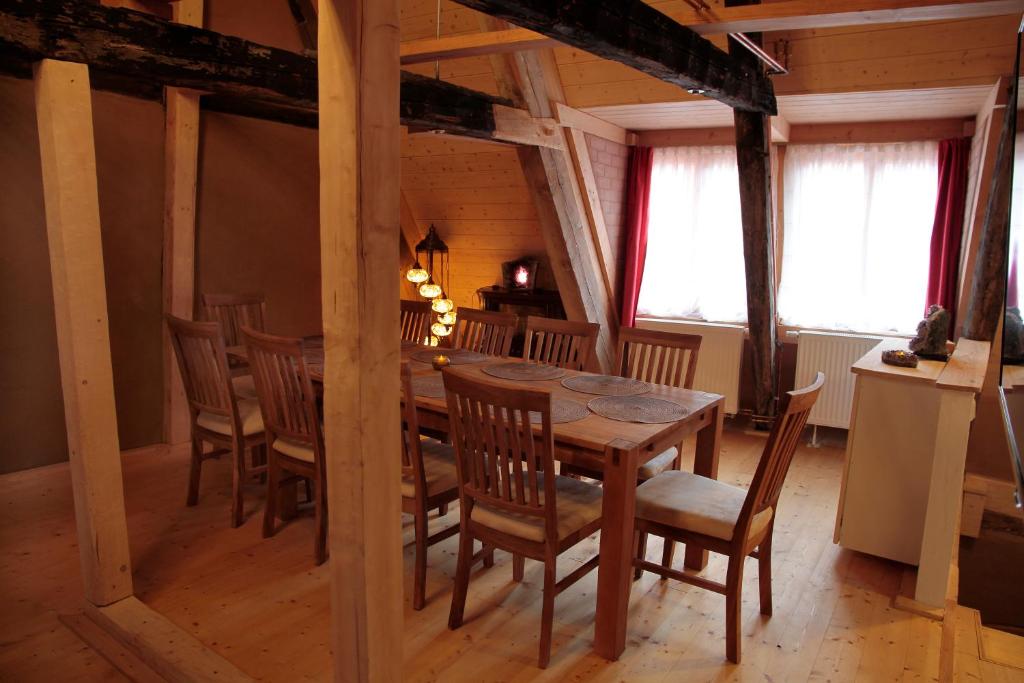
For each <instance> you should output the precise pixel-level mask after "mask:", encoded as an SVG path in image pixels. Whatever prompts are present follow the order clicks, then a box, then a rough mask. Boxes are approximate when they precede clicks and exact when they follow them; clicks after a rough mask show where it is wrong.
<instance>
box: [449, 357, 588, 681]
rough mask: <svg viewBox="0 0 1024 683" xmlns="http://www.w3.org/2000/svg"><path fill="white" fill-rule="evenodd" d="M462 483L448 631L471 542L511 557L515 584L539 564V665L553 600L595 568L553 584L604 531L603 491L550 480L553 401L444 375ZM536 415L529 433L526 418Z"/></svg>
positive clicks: (465, 580) (457, 615)
mask: <svg viewBox="0 0 1024 683" xmlns="http://www.w3.org/2000/svg"><path fill="white" fill-rule="evenodd" d="M443 377H444V385H445V393H446V395H447V400H448V410H449V419H450V421H451V433H452V435H453V440H454V443H455V452H456V468H457V470H458V481H459V502H460V513H461V529H460V532H459V533H460V536H459V560H458V566H457V569H456V573H455V590H454V592H453V594H452V609H451V614H450V615H449V618H448V628H451V629H455V628H458V627H459V626H460V625H461V624H462V615H463V611H464V609H465V606H466V592H467V589H468V587H469V572H470V569H471V567H472V566H473V564H474V563H475V561H476V559H477V556H476V555H474V554H473V541H474V539H479V540H480V541H482V542H483V544H484V551H481V552H486V551H487V548H488V547H492V548H501V549H503V550H507V551H509V552H511V553H513V556H514V557H513V563H512V566H513V570H512V571H513V578H514V579H515V580H516V581H521V580H522V578H523V565H524V558H526V557H529V558H532V559H535V560H539V561H542V562H543V563H544V598H543V610H542V614H541V632H540V657H539V665H540V666H541V667H542V668H543V667H546V666H547V664H548V661H549V660H550V659H551V626H552V619H553V616H554V604H555V595H557V594H558V593H560V592H562V591H563V590H565V589H566V588H568V587H569V586H571V585H572V584H573V583H575V582H576V581H577V580H579V579H580V578H582V577H583V576H585V575H586V574H587V573H588V572H589V571H591V570H592V569H594V568H595V567H597V562H598V558H597V556H594V557H593V558H591V559H590V560H588V561H587V562H586V563H584V564H583V565H582V566H581V567H579V568H578V569H576V571H574V572H572V573H571V574H569V575H568V576H566V577H564V578H563V579H562V580H561V581H557V582H556V581H555V562H556V560H557V558H558V555H559V554H560V553H562V552H564V551H565V550H567V549H569V548H571V547H572V546H574V545H576V544H577V543H579V542H580V541H582V540H583V539H585V538H587V536H589V535H590V534H592V533H594V532H595V531H597V530H598V529H599V528H600V526H601V500H602V497H601V493H602V492H601V489H600V487H597V486H593V485H591V484H587V483H584V482H582V481H578V480H575V479H570V478H568V477H561V476H557V475H554V472H555V467H554V439H553V433H552V428H551V395H550V394H549V393H547V392H544V391H537V390H532V389H511V388H508V387H507V386H502V385H497V384H492V383H490V382H487V381H480V380H474V379H471V378H469V377H466V376H464V375H460V374H459V373H458V371H457V370H451V369H450V368H449V369H446V370H444V371H443ZM531 411H533V412H536V413H539V414H540V433H539V434H536V435H535V434H534V430H533V425H531V424H530V412H531Z"/></svg>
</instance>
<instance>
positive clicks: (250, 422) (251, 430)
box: [196, 398, 263, 436]
mask: <svg viewBox="0 0 1024 683" xmlns="http://www.w3.org/2000/svg"><path fill="white" fill-rule="evenodd" d="M238 418H239V419H240V420H241V422H242V434H243V435H244V436H252V435H253V434H259V433H260V432H262V431H263V415H262V414H261V413H260V404H259V401H257V400H256V399H254V398H243V399H239V401H238ZM196 424H198V425H199V426H200V427H202V428H203V429H208V430H210V431H211V432H216V433H217V434H223V435H224V436H231V418H229V417H228V416H227V415H214V414H213V413H199V415H198V416H197V417H196Z"/></svg>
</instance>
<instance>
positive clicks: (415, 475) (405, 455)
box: [401, 362, 427, 497]
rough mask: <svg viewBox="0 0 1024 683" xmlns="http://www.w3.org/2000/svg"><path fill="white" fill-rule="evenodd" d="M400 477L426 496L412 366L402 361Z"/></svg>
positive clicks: (422, 495)
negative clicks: (411, 483)
mask: <svg viewBox="0 0 1024 683" xmlns="http://www.w3.org/2000/svg"><path fill="white" fill-rule="evenodd" d="M401 372H402V450H401V453H402V478H403V479H408V480H410V481H412V482H413V486H414V487H415V491H416V495H417V496H418V497H426V495H427V477H426V472H425V471H424V469H423V445H422V442H421V441H420V423H419V417H418V416H417V415H416V394H415V393H414V392H413V388H412V368H411V367H410V366H409V363H408V362H404V363H402V371H401Z"/></svg>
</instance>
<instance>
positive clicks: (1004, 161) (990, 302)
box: [963, 78, 1018, 341]
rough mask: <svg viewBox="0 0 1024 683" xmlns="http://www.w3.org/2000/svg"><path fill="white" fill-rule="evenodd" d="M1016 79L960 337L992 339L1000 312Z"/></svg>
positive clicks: (1001, 310)
mask: <svg viewBox="0 0 1024 683" xmlns="http://www.w3.org/2000/svg"><path fill="white" fill-rule="evenodd" d="M1017 89H1018V79H1017V78H1012V79H1010V94H1009V98H1008V100H1007V101H1008V102H1010V103H1011V106H1009V107H1007V108H1006V112H1005V114H1004V115H1003V129H1002V131H1001V133H1000V136H999V151H998V152H997V153H996V163H995V168H994V169H993V172H992V189H991V190H989V195H988V204H986V207H985V222H984V224H983V225H984V229H983V232H982V234H981V241H980V243H979V244H978V255H977V256H976V257H975V259H976V260H975V262H974V278H973V281H972V283H973V284H972V286H971V293H970V298H968V300H967V314H966V315H965V317H964V326H963V336H964V337H966V338H968V339H977V340H980V341H992V339H994V338H995V336H996V329H997V328H998V326H999V321H1000V319H1001V318H1002V315H1003V299H1004V298H1005V296H1006V273H1007V249H1008V246H1009V233H1010V197H1011V192H1012V184H1013V137H1014V133H1015V131H1016V130H1017V115H1018V114H1017V109H1016V107H1013V106H1012V103H1013V102H1016V101H1017Z"/></svg>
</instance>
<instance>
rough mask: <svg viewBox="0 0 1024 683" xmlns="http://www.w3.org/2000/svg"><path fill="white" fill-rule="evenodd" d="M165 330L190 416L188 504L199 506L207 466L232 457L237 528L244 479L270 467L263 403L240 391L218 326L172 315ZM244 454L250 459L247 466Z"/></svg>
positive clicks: (233, 512)
mask: <svg viewBox="0 0 1024 683" xmlns="http://www.w3.org/2000/svg"><path fill="white" fill-rule="evenodd" d="M167 327H168V329H169V330H170V334H171V344H172V345H173V346H174V355H175V356H176V357H177V359H178V369H179V371H180V372H181V379H182V384H184V386H185V396H186V397H187V398H188V405H189V410H190V411H191V413H192V458H191V465H190V467H189V478H188V498H187V499H186V502H187V504H188V505H195V504H196V503H198V502H199V479H200V475H201V473H202V467H203V462H204V461H205V460H209V459H210V458H215V457H219V456H221V455H223V454H224V453H230V454H231V462H232V468H231V471H232V475H231V526H233V527H237V526H239V525H241V523H242V521H243V517H244V515H243V499H242V498H243V495H242V487H243V484H244V483H245V479H246V477H247V476H248V475H250V474H260V473H262V472H265V471H266V469H267V468H266V465H264V464H263V463H262V462H261V460H262V455H263V453H262V451H263V446H264V438H263V418H262V416H261V414H260V406H259V403H258V402H257V401H256V399H255V398H253V397H245V396H241V395H239V392H238V391H236V387H235V384H234V382H233V381H232V377H231V373H230V371H229V370H228V359H227V353H226V351H225V349H224V337H223V336H222V335H221V329H220V323H216V322H192V321H190V320H182V319H181V318H176V317H175V316H173V315H168V316H167ZM204 443H209V444H211V445H212V446H213V450H212V451H211V452H209V453H204V452H203V444H204ZM246 453H249V457H250V458H251V460H252V464H251V466H249V467H247V466H246V461H245V456H246Z"/></svg>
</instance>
